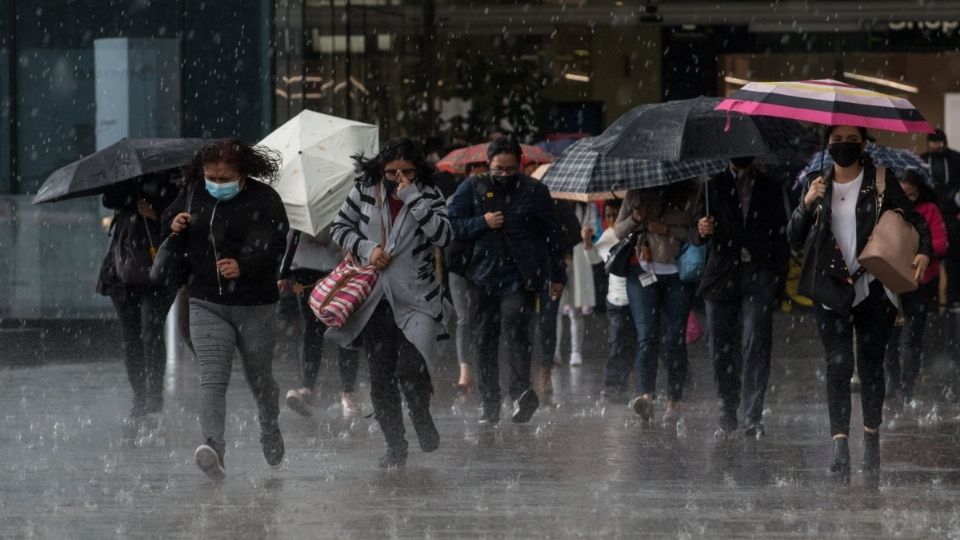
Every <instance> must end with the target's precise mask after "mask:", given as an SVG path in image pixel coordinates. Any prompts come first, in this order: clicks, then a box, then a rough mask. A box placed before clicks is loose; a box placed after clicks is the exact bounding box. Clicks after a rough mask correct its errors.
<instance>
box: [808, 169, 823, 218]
mask: <svg viewBox="0 0 960 540" xmlns="http://www.w3.org/2000/svg"><path fill="white" fill-rule="evenodd" d="M826 192H827V182H826V181H825V180H824V179H823V177H822V176H818V177H817V179H816V180H814V181H813V182H811V183H810V189H808V190H807V194H806V195H804V196H803V207H804V208H806V209H807V212H809V211H810V209H811V208H813V203H814V202H816V200H817V199H819V198H820V197H823V194H824V193H826Z"/></svg>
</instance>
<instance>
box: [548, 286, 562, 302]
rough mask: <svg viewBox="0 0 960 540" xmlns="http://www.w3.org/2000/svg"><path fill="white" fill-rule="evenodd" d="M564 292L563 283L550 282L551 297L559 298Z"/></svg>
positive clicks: (553, 298) (552, 298)
mask: <svg viewBox="0 0 960 540" xmlns="http://www.w3.org/2000/svg"><path fill="white" fill-rule="evenodd" d="M562 294H563V283H551V284H550V299H551V300H559V299H560V295H562Z"/></svg>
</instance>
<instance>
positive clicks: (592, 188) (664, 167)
mask: <svg viewBox="0 0 960 540" xmlns="http://www.w3.org/2000/svg"><path fill="white" fill-rule="evenodd" d="M726 166H727V164H726V161H725V160H722V159H709V160H690V161H649V160H640V159H619V158H611V157H604V156H602V155H601V153H600V150H599V149H597V148H596V147H595V146H594V139H581V140H579V141H577V142H576V143H575V144H574V145H573V146H571V147H570V148H568V149H567V150H566V151H565V152H564V153H563V154H562V155H561V156H560V157H559V158H558V159H557V161H555V162H554V163H553V165H552V166H551V167H550V169H549V170H547V172H546V174H544V176H543V183H544V184H545V185H546V186H547V187H548V188H550V192H551V194H552V195H553V196H554V197H555V198H573V197H574V196H575V195H577V194H580V195H581V196H582V195H584V194H586V195H590V194H593V195H596V196H599V195H601V194H604V195H605V194H608V193H610V192H611V191H623V190H628V189H645V188H651V187H657V186H662V185H666V184H672V183H674V182H680V181H683V180H687V179H689V178H693V177H696V176H700V175H710V174H715V173H717V172H719V171H721V170H723V169H724V167H726Z"/></svg>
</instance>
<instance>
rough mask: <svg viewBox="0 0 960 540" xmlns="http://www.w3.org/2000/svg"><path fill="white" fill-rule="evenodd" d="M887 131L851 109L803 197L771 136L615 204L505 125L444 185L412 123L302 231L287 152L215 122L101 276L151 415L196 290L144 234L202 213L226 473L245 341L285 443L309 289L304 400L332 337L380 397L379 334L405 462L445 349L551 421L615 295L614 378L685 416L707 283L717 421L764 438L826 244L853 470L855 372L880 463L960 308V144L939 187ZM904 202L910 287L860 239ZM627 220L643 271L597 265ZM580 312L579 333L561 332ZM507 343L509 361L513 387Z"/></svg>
mask: <svg viewBox="0 0 960 540" xmlns="http://www.w3.org/2000/svg"><path fill="white" fill-rule="evenodd" d="M867 136H868V134H867V132H866V130H864V129H862V128H855V127H850V126H833V127H831V128H830V129H829V130H828V140H827V142H828V144H829V146H828V150H829V153H830V156H831V157H832V158H833V161H834V165H833V166H832V168H830V169H829V170H826V171H824V172H823V174H822V175H821V174H819V173H817V174H814V175H812V176H811V177H810V178H807V179H804V183H803V194H802V198H801V200H800V202H799V203H798V204H795V205H792V204H791V203H790V200H789V198H788V197H787V196H786V194H785V191H784V188H783V186H782V185H781V182H780V181H779V180H778V179H776V178H774V177H772V176H770V175H767V174H765V173H764V171H763V169H762V167H760V166H759V165H758V164H757V163H756V162H755V161H754V159H753V158H752V157H745V158H734V159H731V160H730V162H729V164H728V167H727V168H726V169H725V170H724V171H723V172H721V173H719V174H717V175H716V176H714V177H712V178H702V179H696V178H693V179H689V180H687V181H684V182H679V183H675V184H671V185H667V186H662V187H657V188H650V189H644V190H630V191H628V192H627V193H626V195H625V197H624V198H623V200H620V199H612V200H609V201H605V202H603V203H601V204H594V203H592V202H591V203H587V202H573V201H559V200H554V199H552V198H551V193H550V191H549V190H548V189H547V187H546V186H545V185H544V184H543V183H541V182H540V181H538V180H536V179H534V178H532V177H530V176H528V175H527V174H525V173H524V172H523V171H524V170H529V169H528V167H527V165H529V164H528V163H525V162H524V154H523V151H522V149H521V147H520V145H519V144H518V143H517V141H516V140H515V139H513V138H511V137H498V138H496V139H494V140H492V141H491V142H490V143H489V145H488V150H487V159H486V161H483V162H477V163H474V164H470V165H469V166H468V172H467V174H466V175H461V176H459V177H456V178H454V179H453V181H452V182H447V183H446V184H444V183H441V182H436V181H435V176H434V170H433V168H432V167H431V165H430V164H429V163H428V162H427V161H426V160H425V158H424V156H423V154H422V153H421V150H420V149H419V148H418V146H417V145H416V144H415V143H414V142H412V141H410V140H408V139H395V140H392V141H389V142H387V143H386V144H385V145H384V146H383V147H382V150H381V151H380V152H379V153H378V154H377V155H373V156H363V155H358V156H354V160H355V163H356V170H357V176H358V177H357V181H356V185H355V186H354V187H353V189H352V191H351V192H350V194H349V196H348V197H347V199H346V201H345V202H344V203H343V206H342V208H341V209H340V211H339V213H338V215H337V217H336V219H335V220H334V222H333V223H332V225H330V226H329V227H328V228H327V229H325V230H324V231H322V232H321V233H319V234H318V235H315V236H314V235H309V234H306V233H303V232H299V231H292V230H289V226H288V223H287V218H286V215H285V212H284V208H283V204H282V203H281V201H280V198H279V196H278V195H277V193H276V192H275V191H274V190H273V189H272V188H271V186H270V180H271V178H272V177H274V176H275V175H276V173H277V170H278V164H277V162H276V159H275V158H274V157H273V156H272V155H271V154H270V153H269V152H268V151H266V150H265V149H262V148H259V147H252V146H250V145H248V144H246V143H243V142H242V141H239V140H235V139H230V140H224V141H218V142H216V143H213V144H210V145H208V146H207V147H205V148H204V149H203V150H202V151H201V152H199V153H198V154H197V156H196V158H195V160H194V163H193V164H192V165H191V166H190V167H188V168H187V169H186V171H187V173H186V175H185V178H184V182H183V183H182V185H181V188H180V190H179V193H177V192H176V190H175V189H173V188H172V186H173V184H171V183H170V182H169V181H167V179H165V178H153V177H149V178H148V177H145V178H141V179H139V180H138V181H137V182H136V183H134V184H130V185H133V186H135V187H136V189H135V190H133V191H131V188H124V189H123V190H121V189H117V190H114V191H112V192H109V193H107V194H106V195H104V197H103V204H104V205H105V206H107V207H108V208H113V209H115V210H116V217H115V219H114V229H113V235H112V241H111V246H110V249H109V250H108V253H107V257H106V259H105V261H104V266H103V269H102V271H101V278H100V284H99V290H100V292H101V293H103V294H108V295H110V297H111V298H112V299H113V302H114V305H115V306H116V309H117V312H118V315H119V319H120V322H121V327H122V329H123V336H124V346H125V351H126V367H127V373H128V376H129V378H130V382H131V386H132V388H133V391H134V404H133V409H132V412H131V416H132V417H136V418H143V417H148V416H150V415H152V414H155V413H158V412H159V411H160V410H161V408H162V404H163V397H162V382H163V381H162V374H163V367H164V358H165V356H164V353H163V344H162V328H163V320H164V317H165V315H166V312H167V310H168V308H169V307H170V305H171V303H172V302H173V301H174V298H175V296H176V290H172V289H171V288H169V287H160V286H156V285H153V284H152V283H150V282H149V279H146V278H144V277H143V275H142V274H143V268H137V264H136V261H130V260H128V259H129V257H130V256H129V255H128V254H127V252H126V251H125V250H124V245H126V244H132V245H149V246H156V245H158V243H159V242H160V241H161V240H162V239H163V238H165V237H167V236H170V235H184V236H185V237H186V239H187V240H186V246H187V248H186V249H187V258H186V260H187V261H188V262H189V269H190V274H191V276H190V279H189V282H188V284H187V285H186V291H187V294H188V296H189V319H190V323H189V330H190V336H189V339H190V341H191V343H192V347H193V349H194V351H195V353H196V356H197V358H198V360H199V366H200V378H201V381H200V401H199V407H200V410H199V419H200V428H201V436H200V437H201V441H202V444H201V445H200V446H199V447H198V448H197V450H196V461H197V465H198V466H199V468H200V469H201V470H202V471H203V472H204V473H205V474H207V475H208V476H210V477H214V478H217V477H222V476H223V475H224V474H225V470H226V469H225V464H224V457H225V451H226V448H227V446H226V443H225V434H224V431H225V426H224V424H225V417H226V400H225V395H226V390H227V385H228V383H229V380H230V368H231V364H232V362H233V358H234V354H235V352H239V358H240V360H241V362H242V364H243V368H244V374H245V376H246V379H247V383H248V384H249V386H250V388H251V390H252V393H253V396H254V399H255V400H256V403H257V406H258V411H259V421H260V428H261V442H262V445H263V453H264V457H265V459H266V461H267V463H269V464H270V465H272V466H277V465H279V464H280V463H281V462H282V460H283V457H284V446H283V438H282V435H281V433H280V425H279V421H278V419H279V412H280V403H281V393H280V390H279V387H278V385H277V383H276V381H275V380H274V378H273V372H272V365H273V359H274V353H273V348H274V342H275V339H276V335H277V324H278V317H277V303H278V300H279V298H280V294H281V293H283V294H291V295H294V296H295V297H296V298H297V307H298V309H299V314H300V318H299V322H300V336H301V343H300V350H299V363H300V373H301V375H300V380H299V382H298V386H297V387H296V388H293V389H290V390H289V391H288V392H287V394H286V404H287V406H288V407H289V408H290V409H292V410H293V411H295V412H297V413H298V414H300V415H304V416H310V415H311V414H312V413H313V405H314V399H315V395H316V393H317V391H318V390H317V388H316V381H317V375H318V372H319V369H320V365H321V357H322V355H323V348H324V343H325V341H326V340H330V341H331V342H333V343H334V344H336V347H337V349H336V350H337V355H338V359H337V366H338V369H339V375H340V386H339V388H337V391H338V392H339V396H340V402H341V406H342V411H343V413H344V415H346V416H351V417H356V416H358V415H359V414H360V412H361V405H360V403H361V401H362V400H361V398H360V397H359V396H358V394H357V374H358V369H359V358H361V353H360V351H362V357H363V358H364V359H365V360H366V363H367V366H368V368H369V380H370V398H371V402H372V405H373V416H374V417H375V419H376V421H377V422H378V423H379V426H380V429H381V432H382V433H383V436H384V439H385V442H386V447H387V451H386V454H385V455H384V457H383V459H382V460H381V461H380V466H381V467H384V468H401V467H403V466H404V464H405V462H406V459H407V454H408V443H407V441H406V437H405V427H404V424H405V422H404V415H403V410H404V407H403V402H406V408H407V411H408V413H409V421H410V425H411V426H412V427H413V430H414V432H415V434H416V437H417V441H418V443H419V446H420V448H421V449H422V450H423V451H424V452H432V451H434V450H436V449H437V448H438V447H439V446H440V444H441V434H440V433H439V432H438V430H437V428H436V426H435V424H434V421H433V417H432V415H431V411H430V402H431V396H432V394H433V392H434V387H435V385H436V384H437V381H436V380H435V378H434V377H433V376H432V374H431V372H432V369H433V367H434V366H436V365H438V364H439V363H441V362H444V361H451V362H452V361H454V360H455V361H456V362H457V363H458V364H459V377H458V380H457V381H456V386H457V389H458V391H459V392H460V394H461V397H462V398H463V399H464V400H465V401H466V402H470V401H471V400H472V399H473V398H474V397H475V398H477V400H478V402H479V406H480V410H479V414H478V421H479V423H480V424H482V425H495V424H497V423H499V422H500V417H501V409H502V406H503V403H502V402H503V397H504V395H503V394H506V395H507V396H508V397H509V406H510V413H509V419H510V421H512V422H514V423H526V422H529V421H530V420H531V418H532V417H533V416H534V415H535V413H536V411H537V409H538V408H539V407H540V406H541V404H542V403H544V402H545V401H546V400H549V399H550V395H551V393H552V383H551V374H552V371H553V369H554V368H555V367H556V366H558V365H569V366H570V367H571V368H572V369H577V368H578V367H579V366H581V365H582V364H583V363H584V361H585V358H584V357H585V351H584V349H583V340H584V324H585V318H587V317H591V316H594V312H595V311H602V312H603V313H604V317H605V318H606V323H607V324H606V342H607V345H608V348H607V357H606V363H605V366H604V372H603V389H602V396H603V398H604V399H605V400H607V401H609V402H611V403H622V404H624V405H627V406H628V407H629V410H631V411H632V412H633V413H635V414H636V415H638V416H639V417H640V418H641V419H642V420H644V421H652V420H654V419H657V421H659V422H662V423H664V424H667V425H670V424H672V423H675V422H677V421H678V420H679V419H680V418H681V416H682V415H683V414H684V411H683V408H682V403H683V399H684V390H685V387H686V383H687V378H688V373H687V372H688V354H687V341H686V338H687V329H688V324H689V322H690V315H691V311H692V310H693V309H694V307H695V305H697V304H698V302H700V301H702V302H703V308H704V310H705V313H706V328H707V348H708V354H709V358H710V363H711V366H712V371H713V381H714V387H715V391H716V396H717V398H718V406H717V409H716V415H717V416H716V417H717V424H716V427H717V430H718V434H720V435H724V436H729V435H732V434H734V433H742V434H744V435H746V436H749V437H761V436H763V435H764V434H765V430H766V428H765V426H764V423H763V421H764V419H763V412H764V397H765V394H766V391H767V388H768V385H769V379H770V373H771V364H772V362H773V361H774V359H773V358H772V357H771V356H772V345H773V340H774V333H773V316H774V312H775V311H776V309H777V306H778V304H779V300H780V298H781V291H782V288H783V285H784V281H785V278H786V275H787V269H788V260H789V258H790V251H791V249H793V250H794V251H795V252H797V253H800V252H804V251H806V252H807V253H808V256H807V257H805V258H804V259H803V268H802V269H801V276H804V275H805V276H808V278H809V281H810V283H812V284H813V287H812V289H811V290H810V291H809V292H810V294H809V296H810V297H811V299H812V300H813V303H814V305H813V312H814V315H815V320H816V325H817V328H818V330H819V335H820V338H821V341H822V343H823V349H824V356H825V358H826V379H827V380H826V390H827V391H826V395H827V405H828V409H829V425H830V436H831V437H832V439H833V448H834V450H833V452H834V454H833V461H832V464H831V469H832V470H833V471H834V472H836V473H840V474H843V473H847V472H849V470H850V467H851V460H850V455H849V447H848V444H847V439H848V437H849V436H850V435H851V433H850V415H851V378H852V377H853V376H854V374H855V373H856V374H858V375H859V378H860V381H861V389H860V399H861V402H862V407H863V419H864V434H863V437H864V442H865V443H864V456H863V460H862V468H863V469H864V470H867V471H875V470H878V469H879V467H880V453H879V437H880V434H879V430H880V427H881V424H882V415H883V409H884V403H885V400H886V401H887V402H888V404H889V403H891V402H895V401H896V402H898V403H903V402H904V401H907V402H909V401H910V400H911V399H913V396H914V395H915V392H916V384H917V380H918V373H919V372H920V370H921V369H922V364H923V361H922V359H923V352H922V351H923V346H922V337H923V332H924V328H925V326H926V318H927V314H928V313H930V312H931V311H932V310H933V309H934V308H935V307H936V305H937V304H938V303H939V304H941V305H942V307H943V308H944V309H958V310H960V286H958V283H960V263H955V261H957V260H960V256H958V254H957V252H958V248H960V239H957V241H956V242H954V239H955V238H956V237H957V236H958V235H960V211H958V207H960V199H958V188H960V154H956V153H955V152H953V151H952V150H949V149H948V148H947V146H946V140H945V137H944V136H943V134H942V132H938V133H936V134H934V135H931V137H930V140H929V145H930V153H929V154H926V155H925V156H924V159H927V160H928V161H929V163H930V166H931V172H932V177H933V184H932V185H928V184H927V183H925V182H924V180H923V179H922V178H921V177H920V176H919V175H917V174H915V173H914V172H912V171H909V170H908V171H893V170H888V169H886V168H884V167H878V166H876V165H875V164H874V163H872V161H871V160H870V158H869V156H867V155H866V154H865V153H864V148H865V144H866V142H867ZM886 211H899V212H902V214H903V216H904V217H905V219H906V220H907V222H909V224H910V225H911V226H912V227H913V228H914V229H915V230H916V231H917V233H918V235H919V239H920V248H919V251H918V254H917V256H916V259H915V260H914V261H913V268H915V270H916V276H915V278H916V280H917V282H918V283H919V288H918V290H917V291H916V292H913V293H909V294H904V295H894V294H892V293H891V292H890V291H889V290H887V289H886V288H885V287H884V286H883V285H882V284H881V283H880V281H879V280H878V279H876V278H875V277H874V276H873V275H871V274H870V273H869V272H866V271H865V269H862V268H861V267H860V265H859V263H858V261H857V255H858V254H859V253H860V251H861V250H862V249H863V247H864V245H865V244H866V242H867V239H868V237H869V235H870V232H871V230H872V227H873V225H874V223H876V221H877V219H878V216H879V214H880V213H882V212H886ZM625 240H626V241H628V242H630V245H629V250H630V251H629V254H628V257H629V261H628V263H627V270H626V272H625V275H624V276H620V275H615V274H609V275H603V276H602V279H600V280H595V279H594V277H595V274H596V273H597V269H598V268H600V267H602V264H601V263H603V262H604V261H605V260H607V258H608V257H609V256H610V253H611V251H612V250H613V249H614V247H615V246H617V245H618V244H619V243H622V242H623V241H625ZM695 248H698V249H702V250H703V251H704V253H705V264H704V265H703V269H702V272H700V273H698V274H697V275H695V276H693V277H691V276H689V275H684V274H683V273H682V272H681V269H680V268H679V266H678V257H679V256H680V255H681V253H683V252H684V251H685V250H687V249H695ZM810 254H813V255H810ZM347 256H348V257H349V258H350V260H354V261H356V262H357V263H358V264H360V265H372V266H373V267H375V268H376V269H377V270H378V277H377V280H376V284H375V285H374V286H373V288H372V290H371V292H370V295H369V297H367V298H366V299H365V301H364V302H363V303H362V304H361V305H359V307H358V308H357V310H356V311H355V312H354V313H352V315H350V317H349V318H348V319H347V320H346V322H345V323H344V324H343V325H342V326H339V327H336V328H333V327H331V328H328V327H326V326H324V324H323V323H321V322H320V321H319V320H318V319H317V317H316V316H315V315H314V312H313V311H312V310H311V308H310V306H309V304H308V297H309V295H310V291H311V289H312V288H313V287H314V285H315V284H316V283H317V282H318V281H320V280H322V279H323V278H324V277H325V276H326V275H327V274H329V273H330V272H331V271H332V270H333V269H334V268H335V267H337V265H339V264H340V263H341V261H343V260H344V257H347ZM143 264H145V263H142V262H141V263H140V265H141V266H143ZM146 264H147V266H149V264H148V263H146ZM147 274H149V269H147ZM838 276H839V278H838ZM940 283H945V284H946V287H945V289H946V290H945V291H941V289H942V287H938V284H940ZM598 291H601V293H600V294H598ZM598 297H599V298H598ZM898 312H899V313H900V314H901V315H902V318H903V319H904V324H903V325H902V326H900V325H898V324H897V322H896V319H897V318H898ZM568 330H569V334H570V339H569V343H570V349H569V350H561V347H560V346H559V343H562V342H564V341H565V340H563V337H562V336H563V335H564V333H566V332H567V331H568ZM535 351H537V353H538V354H537V355H536V356H535V355H534V352H535ZM501 352H503V353H504V355H505V365H506V366H507V369H508V375H509V376H508V378H507V380H508V381H509V382H508V387H507V388H506V389H504V390H501V387H500V383H501V377H500V371H499V370H500V353H501ZM535 359H536V368H537V369H536V371H534V370H533V367H534V364H533V363H534V360H535ZM661 363H662V365H663V368H664V371H665V377H663V381H664V382H665V383H666V386H665V387H662V388H661V392H662V398H661V397H658V392H657V381H658V371H659V366H660V365H661ZM633 372H635V382H634V383H633V386H631V383H630V378H631V374H632V373H633ZM474 390H476V393H474ZM661 400H662V404H661ZM658 409H659V410H660V411H661V412H660V413H659V414H658V412H657V411H658Z"/></svg>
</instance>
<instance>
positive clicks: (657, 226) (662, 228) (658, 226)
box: [647, 221, 670, 236]
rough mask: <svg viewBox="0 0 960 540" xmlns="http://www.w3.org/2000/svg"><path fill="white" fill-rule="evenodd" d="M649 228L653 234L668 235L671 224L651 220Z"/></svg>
mask: <svg viewBox="0 0 960 540" xmlns="http://www.w3.org/2000/svg"><path fill="white" fill-rule="evenodd" d="M647 230H648V231H650V232H652V233H653V234H659V235H660V236H666V235H668V234H670V226H669V225H665V224H663V223H661V222H659V221H651V222H649V223H647Z"/></svg>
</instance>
